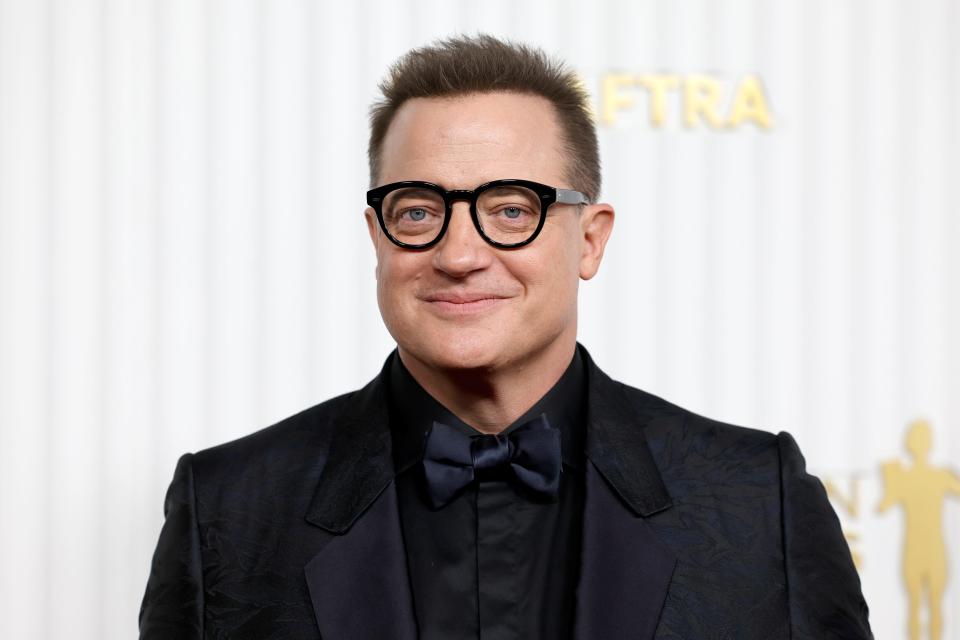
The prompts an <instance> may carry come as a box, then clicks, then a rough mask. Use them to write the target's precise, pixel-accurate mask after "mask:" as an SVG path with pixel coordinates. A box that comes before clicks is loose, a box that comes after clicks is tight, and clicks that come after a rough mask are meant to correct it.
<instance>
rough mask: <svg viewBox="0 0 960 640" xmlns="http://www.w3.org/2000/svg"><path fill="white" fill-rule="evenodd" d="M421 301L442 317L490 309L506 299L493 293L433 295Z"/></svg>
mask: <svg viewBox="0 0 960 640" xmlns="http://www.w3.org/2000/svg"><path fill="white" fill-rule="evenodd" d="M422 300H423V301H424V302H426V303H427V305H428V306H429V307H430V308H431V309H433V310H434V311H437V312H439V313H440V314H442V315H464V314H470V313H476V312H480V311H486V310H488V309H492V308H494V307H496V306H498V305H499V304H501V303H502V302H504V301H505V300H507V298H506V297H505V296H501V295H498V294H495V293H435V294H430V295H426V296H424V297H423V298H422Z"/></svg>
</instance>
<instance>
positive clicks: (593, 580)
mask: <svg viewBox="0 0 960 640" xmlns="http://www.w3.org/2000/svg"><path fill="white" fill-rule="evenodd" d="M582 353H583V355H584V357H585V359H586V362H587V372H588V388H589V392H588V398H589V399H588V405H587V424H588V429H587V444H586V455H587V459H588V462H587V464H586V469H585V478H584V481H585V483H586V496H585V505H584V513H583V538H582V546H581V556H580V562H581V565H580V581H579V583H578V586H577V600H576V615H575V621H576V622H575V637H576V638H577V640H605V639H607V638H630V639H631V640H649V639H650V638H653V636H654V633H655V632H656V628H657V623H658V621H659V619H660V612H661V609H662V608H663V605H664V602H665V600H666V595H667V590H668V587H669V585H670V579H671V576H672V575H673V570H674V567H675V566H676V562H677V559H676V557H675V556H674V555H673V553H672V552H671V551H670V550H669V549H667V547H666V546H665V545H664V544H663V543H662V542H660V540H659V539H658V538H657V536H656V535H655V534H654V533H653V531H652V530H651V527H650V525H649V524H648V523H647V521H646V519H647V518H649V517H650V516H653V515H654V514H656V513H658V512H661V511H663V510H665V509H668V508H669V507H670V496H669V495H668V494H667V491H666V488H665V487H664V485H663V481H662V480H661V478H660V473H659V471H658V470H657V467H656V465H655V463H654V461H653V456H652V455H651V454H650V450H649V448H648V446H647V442H646V438H645V437H644V430H643V426H644V423H645V422H646V421H647V419H648V418H649V417H650V416H646V415H644V412H643V408H642V407H639V408H637V407H633V406H631V405H630V404H629V400H628V399H627V397H626V396H625V394H624V392H623V391H622V390H621V389H620V385H619V383H617V382H615V381H613V380H611V379H610V378H609V377H608V376H607V375H606V374H605V373H603V372H602V371H601V370H600V369H599V368H598V367H597V366H596V365H595V364H594V363H593V361H592V359H591V358H590V356H589V355H588V354H587V352H586V350H585V349H584V350H583V351H582Z"/></svg>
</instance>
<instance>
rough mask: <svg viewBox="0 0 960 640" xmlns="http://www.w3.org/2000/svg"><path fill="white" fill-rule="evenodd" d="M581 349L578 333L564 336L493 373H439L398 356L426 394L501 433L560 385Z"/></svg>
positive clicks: (471, 422)
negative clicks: (578, 342)
mask: <svg viewBox="0 0 960 640" xmlns="http://www.w3.org/2000/svg"><path fill="white" fill-rule="evenodd" d="M576 347H577V344H576V336H575V335H574V336H572V337H570V338H567V339H563V338H562V337H561V338H558V339H557V340H554V341H552V342H551V343H550V344H549V345H547V346H546V347H545V348H544V349H542V350H540V351H538V352H536V353H531V354H528V355H526V356H525V357H524V358H523V359H522V360H520V361H517V362H513V363H511V364H510V365H509V366H506V367H502V368H490V369H487V368H483V369H438V368H436V367H433V366H431V365H430V364H429V363H426V362H424V361H422V360H420V359H418V358H417V357H416V356H414V355H413V354H411V353H410V352H409V351H405V350H404V349H403V348H402V347H401V348H398V353H399V355H400V359H401V360H402V361H403V365H404V366H405V367H406V368H407V370H408V371H409V372H410V375H412V376H413V378H414V379H415V380H416V381H417V382H418V383H419V384H420V386H421V387H423V388H424V389H425V390H426V391H427V393H429V394H430V395H431V396H433V397H434V398H435V399H436V400H437V401H438V402H440V403H441V404H442V405H443V406H445V407H446V408H447V409H449V410H450V411H452V412H453V414H454V415H456V416H457V417H458V418H460V419H461V420H463V421H464V422H466V423H467V424H469V425H470V426H472V427H473V428H475V429H477V430H478V431H481V432H483V433H489V434H496V433H500V432H501V431H503V430H504V429H506V428H507V427H508V426H510V424H511V423H513V422H514V421H515V420H516V419H517V418H519V417H520V416H521V415H523V413H524V412H525V411H526V410H527V409H529V408H530V407H531V406H533V404H534V403H535V402H537V401H538V400H539V399H540V398H542V397H543V396H544V395H545V394H546V393H547V391H549V390H550V389H551V388H552V387H553V385H555V384H556V383H557V381H558V380H559V379H560V378H561V376H563V373H564V372H565V371H566V370H567V367H568V366H569V365H570V361H571V360H572V359H573V354H574V351H575V350H576Z"/></svg>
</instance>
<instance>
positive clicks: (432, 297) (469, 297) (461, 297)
mask: <svg viewBox="0 0 960 640" xmlns="http://www.w3.org/2000/svg"><path fill="white" fill-rule="evenodd" d="M505 297H506V296H501V295H498V294H496V293H480V292H478V293H452V292H451V293H432V294H429V295H427V296H424V297H423V299H424V300H426V301H427V302H449V303H450V304H470V303H473V302H480V301H482V300H502V299H503V298H505Z"/></svg>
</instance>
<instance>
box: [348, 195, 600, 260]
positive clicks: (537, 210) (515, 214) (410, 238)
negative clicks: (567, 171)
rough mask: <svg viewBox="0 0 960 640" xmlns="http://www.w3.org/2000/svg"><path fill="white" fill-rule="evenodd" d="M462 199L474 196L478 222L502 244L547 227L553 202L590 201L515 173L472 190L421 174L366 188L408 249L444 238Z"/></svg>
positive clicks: (516, 243)
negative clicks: (455, 206)
mask: <svg viewBox="0 0 960 640" xmlns="http://www.w3.org/2000/svg"><path fill="white" fill-rule="evenodd" d="M457 200H467V201H469V202H470V217H471V218H473V226H475V227H476V228H477V232H478V233H479V234H480V236H481V237H482V238H483V239H484V240H486V241H487V242H489V243H490V244H492V245H493V246H495V247H499V248H501V249H514V248H516V247H522V246H524V245H527V244H530V243H531V242H533V240H534V238H536V237H537V235H539V233H540V230H541V229H543V222H544V220H546V218H547V208H548V207H549V206H550V205H552V204H554V203H557V204H574V205H581V204H589V201H588V200H587V197H586V196H585V195H583V194H582V193H580V192H579V191H574V190H572V189H558V188H556V187H549V186H547V185H545V184H540V183H539V182H531V181H530V180H514V179H507V180H494V181H492V182H487V183H485V184H482V185H480V186H479V187H477V188H476V189H473V190H472V191H471V190H469V189H454V190H452V191H447V190H446V189H444V188H443V187H441V186H439V185H436V184H433V183H432V182H423V181H420V180H406V181H403V182H392V183H390V184H385V185H383V186H380V187H377V188H375V189H370V190H369V191H367V204H368V205H370V206H371V207H372V208H373V210H374V211H375V212H376V214H377V219H378V220H379V221H380V228H381V229H383V232H384V233H385V234H386V235H387V237H388V238H390V240H391V241H392V242H393V243H394V244H396V245H398V246H400V247H404V248H407V249H426V248H428V247H431V246H433V245H435V244H436V243H437V242H439V241H440V238H442V237H443V234H444V232H446V230H447V226H449V224H450V216H451V214H452V213H453V203H454V202H456V201H457Z"/></svg>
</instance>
